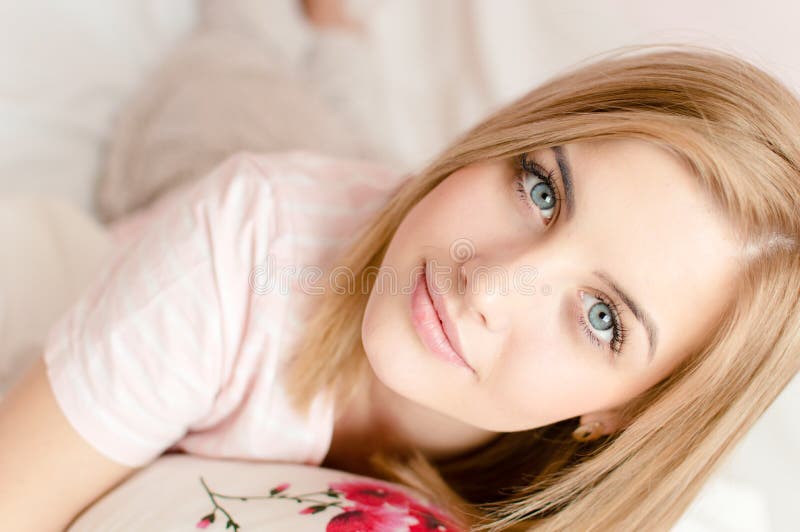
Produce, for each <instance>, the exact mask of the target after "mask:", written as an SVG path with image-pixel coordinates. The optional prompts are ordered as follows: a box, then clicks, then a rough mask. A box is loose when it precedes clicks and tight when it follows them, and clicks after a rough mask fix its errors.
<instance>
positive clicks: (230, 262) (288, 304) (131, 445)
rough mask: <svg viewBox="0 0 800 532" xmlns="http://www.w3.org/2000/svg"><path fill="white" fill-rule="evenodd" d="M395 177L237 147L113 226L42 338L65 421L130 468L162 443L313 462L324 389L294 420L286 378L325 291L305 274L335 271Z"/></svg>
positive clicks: (326, 424)
mask: <svg viewBox="0 0 800 532" xmlns="http://www.w3.org/2000/svg"><path fill="white" fill-rule="evenodd" d="M402 179H403V177H402V176H401V175H400V174H399V173H397V172H394V171H391V170H389V169H388V168H386V167H383V166H379V165H377V164H374V163H369V162H366V161H358V160H352V159H350V160H347V159H334V158H331V157H327V156H323V155H319V154H313V153H310V152H305V151H292V152H288V153H269V154H255V153H249V152H241V153H239V154H237V155H235V156H232V157H230V158H229V159H227V160H226V161H225V162H223V163H222V164H221V165H219V166H218V167H217V168H216V169H215V170H214V171H212V172H210V173H209V174H208V175H206V176H205V177H203V178H202V179H200V180H198V181H195V182H192V183H189V184H187V185H183V186H181V187H179V188H177V189H175V190H173V191H172V192H170V193H169V194H167V195H164V196H162V197H161V198H160V199H159V200H158V201H156V202H155V203H153V204H152V205H151V206H150V207H148V208H146V209H144V210H142V211H139V212H137V213H135V214H132V215H130V216H128V217H126V218H124V219H122V220H121V221H119V222H117V223H116V224H114V225H113V226H112V234H113V235H114V238H115V240H116V241H117V243H118V247H117V249H116V251H115V252H114V254H113V257H112V258H111V259H110V260H108V261H107V262H106V263H104V266H103V267H102V268H101V269H100V271H99V272H98V275H97V276H96V278H95V279H94V280H93V282H92V284H91V285H90V286H89V287H88V288H87V289H86V290H85V291H84V292H83V293H82V295H81V296H80V297H79V298H78V300H77V301H76V302H75V303H74V304H73V305H72V306H71V307H70V308H69V309H68V311H67V312H66V313H65V314H64V315H63V316H62V317H61V318H60V319H59V320H58V321H57V322H56V323H55V324H54V325H53V327H52V328H51V329H50V331H49V333H48V336H47V339H46V344H45V349H44V360H45V363H46V365H47V374H48V378H49V381H50V384H51V387H52V389H53V392H54V394H55V396H56V399H57V401H58V404H59V405H60V407H61V409H62V410H63V412H64V414H65V416H66V417H67V419H68V420H69V422H70V423H71V424H72V426H73V427H74V428H75V429H76V430H77V432H78V433H79V434H80V435H81V436H82V437H83V438H84V439H86V440H87V441H88V442H89V443H90V444H91V445H92V446H93V447H95V448H96V449H97V450H98V451H99V452H101V453H102V454H104V455H105V456H107V457H108V458H110V459H112V460H114V461H116V462H118V463H121V464H125V465H128V466H134V467H138V466H143V465H145V464H147V463H149V462H150V461H152V460H153V459H155V458H157V457H158V456H159V455H160V454H162V453H163V452H165V451H185V452H189V453H193V454H197V455H202V456H209V457H215V458H241V459H255V460H274V461H286V462H295V463H306V464H311V465H319V464H320V463H322V461H323V460H324V458H325V456H326V454H327V452H328V448H329V446H330V442H331V437H332V433H333V422H334V405H333V404H332V401H331V400H330V398H329V397H328V396H327V394H323V393H321V392H320V393H318V394H317V396H316V397H315V399H314V403H313V407H312V408H311V410H310V413H309V415H308V416H301V415H299V414H298V413H297V412H296V411H294V410H293V409H292V408H291V407H290V405H289V403H288V398H287V395H286V392H285V389H284V383H283V375H284V366H285V363H286V361H287V358H288V356H289V355H290V354H291V353H292V350H293V346H294V345H295V343H296V342H297V340H298V339H299V338H300V334H302V333H303V332H304V322H305V319H306V317H307V316H308V315H309V314H308V313H309V311H311V310H312V308H313V306H314V304H315V303H316V302H318V301H319V299H318V297H319V296H318V295H317V292H315V291H313V290H312V289H309V283H303V282H301V281H300V277H301V276H302V275H301V274H304V273H308V271H309V270H308V268H309V267H311V268H319V269H320V270H321V271H324V272H328V271H330V269H331V267H332V264H333V263H332V259H333V258H334V257H333V256H334V254H335V253H336V252H338V251H340V250H341V249H342V246H344V245H346V244H347V243H349V242H350V241H351V239H352V238H353V237H354V235H355V233H356V232H357V231H358V230H359V229H360V228H361V227H362V226H363V225H364V224H365V223H366V222H367V221H368V220H369V218H370V217H371V216H372V215H373V214H374V213H375V212H377V211H378V210H379V209H380V208H381V207H382V206H383V205H385V203H386V202H387V201H388V199H389V198H390V197H391V196H392V194H394V193H395V191H396V190H397V188H398V187H399V186H400V185H401V181H402ZM293 272H294V273H293Z"/></svg>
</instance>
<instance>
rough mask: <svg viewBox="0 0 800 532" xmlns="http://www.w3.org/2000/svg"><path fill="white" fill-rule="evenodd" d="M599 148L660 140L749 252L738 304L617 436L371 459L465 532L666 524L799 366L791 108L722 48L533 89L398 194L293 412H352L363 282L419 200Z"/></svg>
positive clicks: (332, 308)
mask: <svg viewBox="0 0 800 532" xmlns="http://www.w3.org/2000/svg"><path fill="white" fill-rule="evenodd" d="M600 138H637V139H643V140H646V141H650V142H654V143H658V144H659V145H661V146H665V147H667V148H668V149H670V150H671V151H672V152H673V153H674V154H675V155H676V156H678V157H680V158H681V159H682V160H684V161H685V162H687V163H688V164H689V165H690V167H691V169H692V170H693V173H694V174H695V176H696V178H697V179H698V182H699V183H701V185H702V186H703V188H704V189H705V190H706V191H707V192H708V193H709V197H710V198H712V200H713V201H714V202H715V203H716V205H717V206H718V207H719V208H721V210H722V212H723V213H725V214H726V215H727V217H728V218H729V220H730V223H731V226H732V227H734V228H735V231H736V232H737V234H738V235H739V236H740V237H741V239H742V242H743V243H744V248H743V251H744V253H743V254H742V257H743V259H742V262H741V266H742V267H741V270H740V272H741V273H740V278H739V282H738V285H737V286H735V287H731V290H735V291H736V292H735V293H736V297H734V298H733V302H732V304H731V306H730V307H729V308H727V309H726V310H725V312H724V314H723V316H722V318H721V319H720V320H719V322H718V324H717V326H716V327H715V328H714V329H712V330H710V331H709V333H708V336H707V342H706V344H705V345H704V346H703V347H702V348H701V349H698V350H697V351H696V352H692V353H687V356H686V357H685V359H683V361H682V363H681V364H680V365H679V366H678V367H677V368H676V369H675V370H674V371H673V372H672V373H671V374H670V375H668V376H667V377H665V378H664V379H663V380H662V381H661V382H659V383H657V384H656V385H654V386H652V387H651V388H650V389H648V390H647V391H645V392H644V393H642V394H640V395H639V396H637V397H636V398H634V399H633V400H631V401H630V402H629V403H628V404H627V405H626V410H625V411H624V413H623V415H624V417H625V418H626V419H629V420H630V422H629V423H628V424H627V425H626V426H625V428H624V429H622V430H620V431H618V432H617V433H615V434H612V435H609V436H605V437H603V438H601V439H599V440H595V441H589V442H577V441H573V440H572V438H571V437H570V433H571V431H572V430H573V429H574V428H575V427H576V423H577V419H575V418H573V419H567V420H562V421H560V422H557V423H554V424H551V425H548V426H544V427H538V428H535V429H531V430H527V431H521V432H514V433H504V434H502V435H500V436H499V437H498V438H496V439H495V440H494V441H492V442H491V443H489V444H487V445H486V446H484V447H482V448H480V449H476V450H474V451H471V452H470V453H466V454H464V455H462V456H459V457H457V458H451V459H449V460H446V461H444V460H443V461H440V462H433V461H429V460H427V459H426V458H424V457H423V456H422V455H421V453H419V452H418V451H416V450H413V449H411V450H409V451H408V452H407V453H405V454H403V455H399V454H393V455H389V454H384V453H382V452H381V453H376V454H375V455H373V457H372V463H373V464H374V465H375V467H376V468H378V470H379V471H380V472H381V475H382V476H383V477H384V478H386V479H389V480H394V481H398V482H401V483H404V484H406V485H409V486H411V487H414V488H417V489H420V490H422V491H423V492H425V493H426V494H427V495H429V496H430V497H432V498H433V499H434V500H435V501H436V502H439V503H440V504H443V505H445V506H446V507H447V508H449V509H450V510H451V511H452V513H453V515H454V516H456V518H457V519H458V520H460V521H461V523H462V524H464V525H465V526H466V527H468V528H470V529H472V530H492V531H495V530H537V531H539V530H541V531H552V530H581V531H593V530H602V531H605V530H668V529H669V528H671V527H672V525H673V524H674V523H675V522H676V521H677V520H678V519H679V518H680V516H681V515H682V514H683V512H684V511H685V510H686V508H687V507H688V505H689V504H690V503H691V502H692V500H693V498H694V497H695V496H696V495H697V493H698V491H699V490H700V488H701V487H702V486H703V483H704V482H705V481H706V480H707V479H708V477H709V475H710V474H711V473H712V472H713V471H714V470H715V468H716V467H717V466H718V465H719V464H720V461H721V459H722V458H723V457H725V456H726V455H727V454H728V453H729V452H730V451H731V450H732V449H733V448H734V446H735V445H736V443H737V442H738V441H739V439H740V438H741V437H742V436H743V435H744V434H745V433H746V432H747V431H748V429H749V428H750V427H751V426H752V425H753V423H754V422H755V421H756V420H757V419H758V418H759V416H761V414H762V413H763V412H764V411H765V410H766V409H767V407H768V406H769V405H770V404H771V403H772V402H773V401H774V400H775V398H776V397H777V396H778V395H779V394H780V392H781V391H782V390H783V389H784V388H785V386H786V385H787V383H788V382H789V381H790V380H791V378H792V377H793V376H794V375H795V374H796V373H797V372H798V369H800V306H798V301H800V253H798V247H797V245H798V241H800V212H798V209H797V207H796V199H795V198H800V103H798V99H797V98H796V97H795V96H794V95H793V94H792V93H791V92H790V91H789V90H788V89H787V88H786V87H785V86H784V85H782V84H781V83H780V82H778V81H777V80H776V79H775V78H774V77H772V76H770V75H769V74H767V73H765V72H763V71H762V70H760V69H758V68H756V67H755V66H753V65H751V64H749V63H748V62H746V61H744V60H743V59H740V58H737V57H736V56H734V55H731V54H729V53H727V52H722V51H718V50H713V49H709V48H704V47H695V46H687V45H674V44H667V45H655V46H636V47H629V48H623V49H617V50H614V51H612V52H611V53H609V54H607V56H606V57H601V58H600V59H599V60H596V61H594V62H592V63H588V64H585V65H582V66H578V67H576V68H573V69H572V70H570V71H567V72H565V73H563V74H561V75H559V76H557V77H555V78H553V79H551V80H549V81H548V82H546V83H544V84H543V85H541V86H539V87H537V88H535V89H533V90H532V91H530V92H528V93H527V94H525V95H524V96H522V97H521V98H519V99H517V100H516V101H514V102H512V103H511V104H509V105H507V106H505V107H503V108H502V109H500V110H498V111H497V112H495V113H493V114H492V115H491V116H489V117H488V118H487V119H486V120H484V121H483V122H482V123H480V124H479V125H477V126H475V127H474V128H472V129H471V130H470V131H468V132H466V134H464V135H463V136H462V137H460V138H459V139H457V140H456V141H455V142H454V143H453V144H452V145H450V146H449V147H448V148H447V149H446V150H445V151H444V153H442V154H441V155H440V156H439V157H438V158H436V159H435V160H434V161H432V162H431V163H430V164H429V165H428V166H427V167H426V168H424V169H423V170H422V171H421V172H419V173H418V174H416V175H414V176H412V179H409V180H408V181H407V182H406V183H404V185H403V186H402V187H401V188H400V189H399V190H398V192H397V194H396V195H394V196H393V197H392V198H391V200H390V201H389V202H388V203H387V205H386V206H385V208H384V209H383V210H382V211H381V212H380V213H378V215H377V216H376V218H375V219H374V221H373V223H370V224H369V225H368V226H366V227H365V228H364V231H363V232H362V233H361V234H360V235H358V237H357V238H354V240H353V243H352V245H351V246H350V247H349V248H348V249H347V250H346V251H345V252H344V253H343V254H342V255H341V258H340V261H339V262H337V264H341V265H344V266H347V267H349V268H350V269H351V271H352V272H354V273H355V274H356V275H355V279H356V286H355V287H354V288H355V290H352V291H351V292H349V293H346V294H343V293H339V292H337V291H328V292H327V293H326V294H325V296H324V298H323V300H322V302H321V305H320V307H319V308H318V309H317V312H316V313H315V315H314V316H313V318H312V321H311V322H310V323H309V324H308V333H307V335H306V336H305V337H304V338H303V339H302V341H301V345H300V347H299V349H298V350H297V352H296V354H295V357H294V358H293V360H292V364H291V366H290V368H289V369H290V374H289V383H290V392H291V393H292V397H293V400H294V402H295V404H296V405H297V407H298V409H301V410H305V409H306V408H307V407H308V405H309V404H310V401H311V399H312V397H313V396H314V395H315V394H317V393H318V392H319V391H320V390H321V389H326V390H330V391H331V392H332V393H333V394H334V396H335V398H336V400H337V401H341V404H342V405H346V404H347V402H348V401H349V400H350V398H351V397H352V395H351V394H352V393H354V391H355V389H356V386H357V384H358V383H360V382H363V379H364V376H365V375H364V372H366V371H371V369H370V368H369V365H368V361H367V358H366V355H365V353H364V350H363V346H362V343H361V320H362V318H363V315H364V308H365V305H366V301H367V299H368V296H369V293H370V288H371V284H372V283H373V282H374V277H373V276H369V275H359V274H362V273H364V272H366V271H369V270H372V271H374V270H376V269H377V268H378V267H379V266H380V264H381V261H382V259H383V256H384V253H385V251H386V249H387V246H388V243H389V241H390V239H391V238H392V235H393V234H394V231H395V229H396V228H397V227H398V225H399V224H400V222H401V220H402V219H403V218H404V216H405V215H406V213H407V212H408V211H409V210H410V209H411V208H412V207H413V206H414V205H415V204H416V203H417V202H418V201H419V200H420V199H421V198H422V197H423V196H424V195H425V194H426V193H427V192H428V191H430V190H431V189H432V188H433V187H435V186H436V185H437V184H438V183H439V182H441V181H442V180H443V179H445V178H446V177H447V176H448V175H450V174H451V173H452V172H454V171H455V170H457V169H459V168H461V167H463V166H465V165H468V164H471V163H475V162H479V161H485V160H491V159H509V158H511V157H515V156H518V155H519V154H522V153H525V152H528V151H532V150H535V149H539V148H543V147H549V146H553V145H561V144H565V143H569V142H577V141H581V140H590V139H600ZM676 267H680V265H676Z"/></svg>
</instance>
